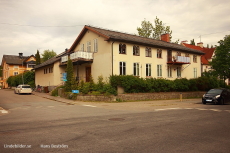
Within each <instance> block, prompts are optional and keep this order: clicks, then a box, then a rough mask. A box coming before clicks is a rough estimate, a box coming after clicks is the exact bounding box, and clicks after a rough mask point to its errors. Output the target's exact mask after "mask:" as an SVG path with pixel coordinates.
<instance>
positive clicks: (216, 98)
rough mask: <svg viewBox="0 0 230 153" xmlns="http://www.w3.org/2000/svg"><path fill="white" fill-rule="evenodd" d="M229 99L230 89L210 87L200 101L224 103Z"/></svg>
mask: <svg viewBox="0 0 230 153" xmlns="http://www.w3.org/2000/svg"><path fill="white" fill-rule="evenodd" d="M229 101H230V90H229V89H224V88H221V89H211V90H209V91H208V92H207V93H206V94H204V95H203V98H202V103H203V104H206V103H215V104H221V105H224V103H226V102H229Z"/></svg>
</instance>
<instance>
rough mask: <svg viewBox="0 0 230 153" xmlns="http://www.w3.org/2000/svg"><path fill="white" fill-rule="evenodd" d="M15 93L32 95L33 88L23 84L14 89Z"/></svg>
mask: <svg viewBox="0 0 230 153" xmlns="http://www.w3.org/2000/svg"><path fill="white" fill-rule="evenodd" d="M14 93H15V94H24V93H25V94H31V93H32V88H31V87H30V85H27V84H21V85H18V86H17V87H16V88H15V89H14Z"/></svg>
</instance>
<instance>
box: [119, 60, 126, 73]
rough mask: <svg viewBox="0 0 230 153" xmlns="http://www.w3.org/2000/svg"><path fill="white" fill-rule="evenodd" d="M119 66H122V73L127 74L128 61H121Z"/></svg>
mask: <svg viewBox="0 0 230 153" xmlns="http://www.w3.org/2000/svg"><path fill="white" fill-rule="evenodd" d="M119 67H120V75H126V63H125V62H120V63H119Z"/></svg>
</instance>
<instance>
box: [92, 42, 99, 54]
mask: <svg viewBox="0 0 230 153" xmlns="http://www.w3.org/2000/svg"><path fill="white" fill-rule="evenodd" d="M93 43H94V45H93V51H94V52H95V53H96V52H98V43H97V39H94V41H93Z"/></svg>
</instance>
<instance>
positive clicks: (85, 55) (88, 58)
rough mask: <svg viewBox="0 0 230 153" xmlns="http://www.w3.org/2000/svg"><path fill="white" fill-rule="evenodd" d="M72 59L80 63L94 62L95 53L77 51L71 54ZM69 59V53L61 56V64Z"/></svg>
mask: <svg viewBox="0 0 230 153" xmlns="http://www.w3.org/2000/svg"><path fill="white" fill-rule="evenodd" d="M70 59H71V60H72V62H73V63H74V62H78V63H86V62H92V61H93V53H91V52H83V51H77V52H74V53H72V54H70ZM67 61H68V55H66V56H62V57H61V65H63V64H65V63H66V62H67Z"/></svg>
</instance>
